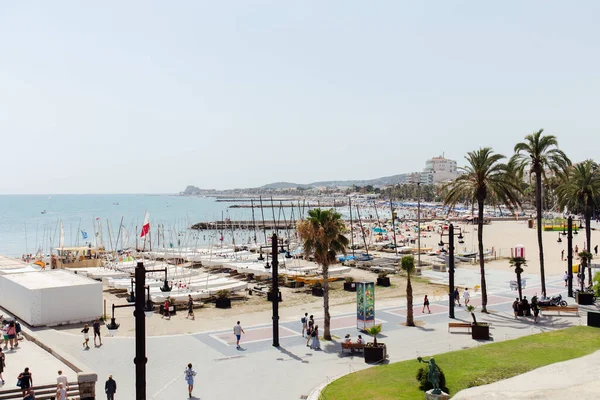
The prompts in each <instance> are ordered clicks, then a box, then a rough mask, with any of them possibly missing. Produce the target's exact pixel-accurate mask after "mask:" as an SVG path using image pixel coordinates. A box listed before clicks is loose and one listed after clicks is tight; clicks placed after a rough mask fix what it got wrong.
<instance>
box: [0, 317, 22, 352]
mask: <svg viewBox="0 0 600 400" xmlns="http://www.w3.org/2000/svg"><path fill="white" fill-rule="evenodd" d="M2 317H3V316H0V321H2V338H1V340H0V343H2V342H4V350H8V346H9V345H10V349H11V350H14V349H15V348H18V347H19V336H20V335H21V324H20V323H19V321H17V320H10V321H9V320H5V319H3V318H2Z"/></svg>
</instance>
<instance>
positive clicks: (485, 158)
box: [444, 147, 521, 312]
mask: <svg viewBox="0 0 600 400" xmlns="http://www.w3.org/2000/svg"><path fill="white" fill-rule="evenodd" d="M465 158H466V160H467V163H468V165H467V166H466V167H464V168H461V170H462V172H463V173H462V175H460V176H459V177H458V178H456V179H455V180H454V181H452V182H450V183H448V184H446V185H445V188H447V189H448V192H447V193H446V197H445V199H444V205H446V206H451V207H454V206H455V205H456V204H457V203H458V202H460V201H462V200H464V199H470V200H471V201H472V202H476V203H477V208H478V211H479V213H478V218H477V244H478V247H479V269H480V272H481V295H482V299H481V309H482V312H487V286H486V282H485V259H484V254H483V207H484V205H485V203H486V201H488V202H489V200H490V199H492V200H493V202H497V203H503V204H504V205H505V206H507V207H508V208H509V209H511V210H512V209H514V207H515V206H519V205H520V201H519V197H518V193H519V192H520V190H521V188H520V186H519V184H518V182H516V181H515V180H514V178H513V177H511V176H510V175H508V173H507V167H506V165H505V164H502V163H501V162H500V160H502V159H504V158H505V157H504V156H503V155H501V154H494V152H493V151H492V149H491V148H489V147H485V148H481V149H479V150H476V151H471V152H469V153H467V155H466V156H465Z"/></svg>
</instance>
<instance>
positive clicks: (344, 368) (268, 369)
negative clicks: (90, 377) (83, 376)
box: [35, 273, 581, 400]
mask: <svg viewBox="0 0 600 400" xmlns="http://www.w3.org/2000/svg"><path fill="white" fill-rule="evenodd" d="M488 279H489V280H490V281H491V286H492V287H494V288H497V291H495V292H494V293H490V295H489V304H488V309H489V310H490V311H492V313H491V314H489V315H483V314H480V313H477V318H478V320H481V321H486V322H491V323H492V329H491V334H492V335H493V340H494V341H502V340H507V339H513V338H516V337H520V336H524V335H529V334H533V333H538V332H543V331H547V330H553V329H559V328H563V327H567V326H571V325H579V324H581V317H578V316H561V317H558V316H550V315H548V316H544V317H543V318H542V319H541V321H540V322H539V323H538V324H534V323H533V320H532V319H530V318H520V319H519V320H515V319H514V316H513V315H512V311H511V304H512V301H513V300H514V297H515V294H514V293H515V292H511V291H510V290H509V289H508V281H505V282H503V283H501V282H497V281H502V280H505V276H504V274H495V273H492V274H490V275H489V277H488ZM502 287H503V288H504V289H501V288H502ZM564 289H565V288H564V285H563V282H562V280H561V277H550V278H549V280H548V291H549V294H554V293H562V294H563V296H564V295H565V292H564ZM398 290H399V296H400V295H402V294H403V293H404V290H403V289H398ZM536 292H539V288H537V287H535V286H533V287H528V288H526V289H525V291H524V293H525V294H526V295H527V296H528V297H531V296H532V295H533V294H534V293H536ZM415 300H416V301H415V303H417V306H416V307H415V316H416V318H417V319H418V320H420V321H422V322H423V325H422V326H420V327H412V328H409V327H406V326H403V323H404V322H405V315H406V307H405V299H404V298H402V299H398V301H397V304H396V305H393V304H392V305H391V306H390V302H389V301H388V302H387V303H386V304H387V305H385V306H384V308H377V311H376V317H377V319H378V320H379V322H381V323H382V324H383V334H382V335H381V337H380V338H379V341H381V342H385V343H386V344H387V346H388V353H389V358H390V362H395V361H401V360H405V359H410V358H416V357H417V356H430V355H434V354H438V353H443V352H447V351H450V350H458V349H462V348H468V347H472V346H478V345H482V343H480V342H477V341H474V340H472V339H471V337H470V335H467V334H461V333H452V334H451V333H448V331H447V323H448V321H449V318H448V307H447V304H446V303H447V302H446V301H443V302H442V301H436V302H433V303H432V306H431V311H432V314H422V312H421V305H420V304H419V303H420V301H421V299H415ZM569 300H570V303H571V302H572V299H569ZM480 302H481V298H480V296H479V294H476V295H475V296H473V299H472V304H474V305H479V304H480ZM339 309H341V310H344V312H338V309H337V308H335V309H332V316H333V319H332V333H333V334H334V335H335V336H336V337H337V338H336V339H335V341H334V342H324V341H322V342H321V347H322V348H323V350H322V351H313V350H311V349H309V348H308V347H306V340H305V339H303V338H302V337H301V324H300V322H299V320H300V315H298V321H292V322H283V323H282V324H281V326H280V337H281V339H280V344H281V347H280V348H274V347H272V345H271V343H272V339H271V325H270V320H265V321H264V324H262V325H256V326H246V327H244V329H245V331H246V334H245V335H244V336H243V338H242V348H241V349H236V347H235V342H234V338H233V334H232V327H233V325H234V324H235V321H234V320H232V321H231V327H229V328H226V329H225V328H221V327H216V328H215V330H214V331H211V332H204V333H197V334H186V335H176V336H163V337H149V338H148V339H147V353H148V376H147V387H148V398H150V399H179V398H181V399H185V398H187V389H186V384H185V381H184V378H183V371H184V369H185V366H186V365H187V363H189V362H191V363H193V364H194V368H195V369H196V370H197V371H198V375H197V377H196V387H195V390H194V393H195V395H196V396H197V398H201V399H207V400H208V399H219V398H231V399H237V398H245V399H257V400H258V399H300V398H303V396H308V395H310V393H311V392H312V391H313V389H314V388H315V387H317V386H319V385H320V384H322V383H324V382H327V381H328V380H331V379H333V378H334V377H336V376H339V375H341V374H345V373H348V372H352V371H357V370H360V369H363V368H367V367H368V366H367V365H366V364H365V363H364V360H363V359H362V357H361V356H352V355H350V354H344V355H341V354H340V345H339V341H340V340H341V339H342V338H343V336H344V335H345V334H346V333H350V334H351V335H352V337H353V338H356V335H357V334H358V333H359V332H358V331H357V329H356V323H355V322H356V320H355V316H354V314H353V313H352V314H350V313H348V307H347V306H346V307H339ZM306 312H309V314H310V313H313V314H314V315H315V316H316V317H317V324H319V325H321V326H322V324H321V321H320V318H319V316H320V315H322V308H319V307H317V308H314V309H307V310H306ZM197 317H201V312H199V313H197ZM154 318H156V316H154ZM456 318H457V320H463V321H471V317H470V315H469V314H468V313H467V312H466V311H465V310H464V307H457V309H456ZM239 319H241V320H242V322H243V320H244V318H243V316H240V318H239ZM171 322H175V321H166V320H165V323H171ZM242 325H243V324H242ZM103 332H105V330H104V331H103ZM35 334H36V335H37V336H38V337H39V338H40V339H41V340H42V341H43V342H44V343H46V344H48V345H50V346H52V347H53V348H54V349H55V350H57V351H60V352H64V353H66V354H67V355H68V356H69V357H71V358H72V359H76V360H79V361H80V362H81V363H82V364H84V365H86V366H88V367H89V368H90V369H91V370H92V371H95V372H97V373H98V375H99V382H98V390H99V393H103V385H104V381H105V380H106V378H107V377H108V375H109V374H113V376H114V377H115V379H116V380H117V383H118V387H119V389H118V392H117V395H118V397H117V398H118V399H132V398H134V390H135V382H134V377H135V369H134V365H133V358H134V339H133V338H131V337H118V336H117V337H114V338H109V337H105V338H104V339H103V341H104V346H102V347H101V348H94V347H92V348H91V349H90V350H89V351H85V350H83V349H82V346H81V337H80V336H79V335H74V334H71V333H66V332H61V331H57V330H53V329H44V330H38V331H36V332H35ZM366 339H367V340H369V337H366Z"/></svg>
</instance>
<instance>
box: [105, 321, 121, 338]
mask: <svg viewBox="0 0 600 400" xmlns="http://www.w3.org/2000/svg"><path fill="white" fill-rule="evenodd" d="M119 326H120V325H119V324H117V323H116V322H115V319H114V318H111V319H110V323H109V324H108V325H106V329H107V330H108V335H109V336H110V337H114V336H115V335H116V334H117V330H118V329H119Z"/></svg>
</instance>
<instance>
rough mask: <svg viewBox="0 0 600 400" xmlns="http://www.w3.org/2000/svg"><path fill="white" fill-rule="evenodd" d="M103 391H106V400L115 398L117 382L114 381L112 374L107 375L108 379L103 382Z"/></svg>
mask: <svg viewBox="0 0 600 400" xmlns="http://www.w3.org/2000/svg"><path fill="white" fill-rule="evenodd" d="M104 393H106V400H115V393H117V382H115V380H114V379H113V377H112V375H109V376H108V380H107V381H106V383H105V384H104Z"/></svg>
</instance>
